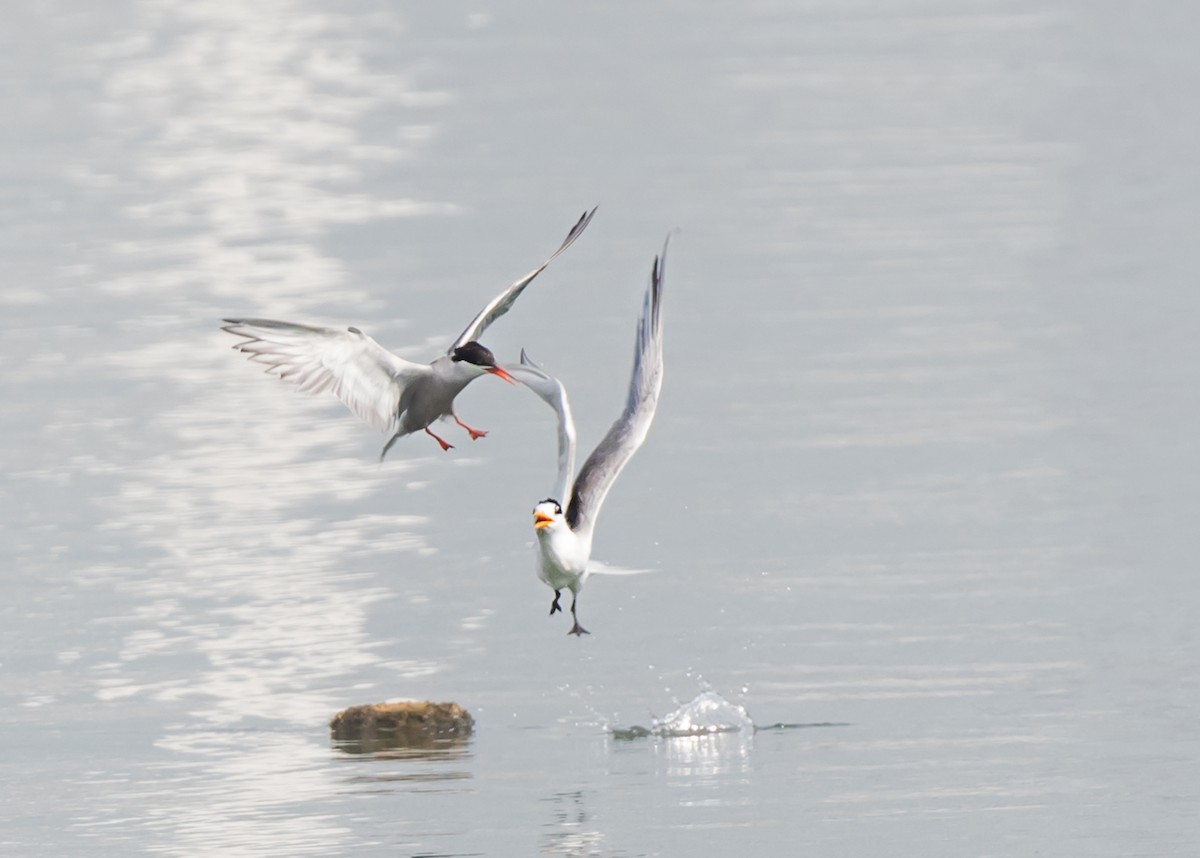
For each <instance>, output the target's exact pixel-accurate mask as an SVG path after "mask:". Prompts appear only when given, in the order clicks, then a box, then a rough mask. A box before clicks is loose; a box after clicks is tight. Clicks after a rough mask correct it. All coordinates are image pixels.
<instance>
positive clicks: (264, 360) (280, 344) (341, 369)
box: [223, 319, 431, 431]
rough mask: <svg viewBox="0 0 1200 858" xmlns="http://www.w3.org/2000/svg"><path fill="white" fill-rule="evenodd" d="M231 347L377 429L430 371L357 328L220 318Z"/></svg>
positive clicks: (392, 416)
mask: <svg viewBox="0 0 1200 858" xmlns="http://www.w3.org/2000/svg"><path fill="white" fill-rule="evenodd" d="M224 321H225V322H226V324H225V326H224V327H223V330H225V331H228V332H229V333H230V334H233V335H234V336H236V337H242V338H243V342H240V343H237V344H236V345H235V346H234V348H235V349H237V350H238V351H240V352H242V353H243V354H245V355H247V357H248V358H249V359H250V361H251V362H253V363H257V364H260V365H265V366H266V372H267V373H268V374H270V375H274V376H275V377H276V378H279V379H281V380H283V381H286V382H288V383H290V384H294V385H296V388H297V389H298V390H300V391H301V392H302V393H307V394H314V395H315V394H318V393H323V392H325V391H327V390H332V391H333V393H334V394H335V395H336V396H337V398H338V399H340V400H341V401H342V402H343V403H345V405H346V407H348V408H349V409H350V410H351V411H352V412H353V413H354V414H355V415H357V416H358V417H359V418H360V419H361V420H363V421H364V422H366V423H369V424H370V425H372V426H374V427H375V428H376V429H379V430H380V431H386V430H388V429H389V428H391V427H392V426H393V424H394V423H395V422H396V420H397V417H398V405H399V402H400V397H401V395H402V394H403V392H404V389H405V387H406V386H407V385H408V384H410V383H411V382H412V381H413V380H415V379H416V378H419V377H420V376H421V375H423V374H427V373H429V372H431V370H430V368H429V367H428V366H424V365H422V364H416V363H411V362H409V361H406V360H404V359H403V358H401V357H399V356H397V355H394V354H392V353H391V352H389V351H388V350H387V349H385V348H383V347H382V346H380V345H379V343H377V342H375V340H373V339H371V337H369V336H367V335H366V334H364V333H362V332H361V331H359V330H358V329H357V328H321V327H314V326H312V325H299V324H295V323H292V322H280V321H276V320H273V319H225V320H224Z"/></svg>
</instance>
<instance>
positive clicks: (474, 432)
mask: <svg viewBox="0 0 1200 858" xmlns="http://www.w3.org/2000/svg"><path fill="white" fill-rule="evenodd" d="M454 422H455V423H457V424H458V425H459V426H461V427H462V428H464V429H466V430H467V433H468V434H469V435H470V436H471V440H472V441H478V440H479V439H480V438H482V437H484V436H485V435H487V432H485V431H483V430H482V429H472V428H471V427H470V426H468V425H467V424H466V423H463V422H462V421H461V420H459V419H458V415H457V414H455V415H454ZM425 431H426V432H428V431H429V430H428V429H426V430H425Z"/></svg>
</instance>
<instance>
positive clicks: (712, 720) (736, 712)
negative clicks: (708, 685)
mask: <svg viewBox="0 0 1200 858" xmlns="http://www.w3.org/2000/svg"><path fill="white" fill-rule="evenodd" d="M713 733H742V734H744V735H747V736H749V735H752V734H753V733H754V722H753V721H752V720H750V716H749V714H747V712H746V710H745V708H744V707H742V706H739V705H738V704H736V703H730V702H729V701H728V700H726V699H725V698H724V697H722V696H721V695H720V694H717V692H715V691H702V692H700V693H699V694H697V695H696V696H695V697H694V698H692V700H691V701H689V702H688V703H685V704H684V705H682V706H680V707H679V708H678V709H676V710H675V711H674V712H671V713H669V714H668V715H666V716H664V717H662V718H653V719H651V721H650V726H649V727H640V726H637V725H634V726H632V727H613V728H612V735H613V737H614V738H617V739H638V738H642V737H644V736H659V737H662V738H673V737H677V736H708V735H711V734H713Z"/></svg>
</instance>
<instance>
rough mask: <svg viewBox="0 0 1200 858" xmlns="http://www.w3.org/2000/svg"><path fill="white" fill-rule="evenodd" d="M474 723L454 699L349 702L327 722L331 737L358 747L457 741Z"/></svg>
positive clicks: (415, 745)
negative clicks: (350, 704) (450, 701)
mask: <svg viewBox="0 0 1200 858" xmlns="http://www.w3.org/2000/svg"><path fill="white" fill-rule="evenodd" d="M474 726H475V719H474V718H472V717H471V713H470V712H468V711H467V710H466V709H463V708H462V707H461V706H459V705H458V704H457V703H431V702H429V701H428V700H425V701H418V700H408V701H403V702H400V703H372V704H368V705H366V706H351V707H350V708H349V709H343V710H342V711H341V712H339V713H338V714H336V715H334V716H333V720H331V721H330V722H329V729H330V731H331V732H332V734H333V738H334V740H335V741H337V742H339V743H349V744H350V745H352V746H355V745H357V746H361V747H360V748H359V749H360V750H372V749H375V748H378V747H391V748H397V747H429V746H431V745H433V744H435V743H439V742H445V741H461V740H462V739H463V738H465V737H466V736H468V735H469V734H470V732H471V729H472V728H473V727H474ZM348 750H353V748H348Z"/></svg>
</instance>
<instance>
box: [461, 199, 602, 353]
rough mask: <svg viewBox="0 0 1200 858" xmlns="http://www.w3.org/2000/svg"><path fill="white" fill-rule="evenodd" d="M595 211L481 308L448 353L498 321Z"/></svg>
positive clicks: (570, 242)
mask: <svg viewBox="0 0 1200 858" xmlns="http://www.w3.org/2000/svg"><path fill="white" fill-rule="evenodd" d="M595 213H596V209H595V208H593V209H592V210H591V211H590V212H584V213H583V214H582V215H581V216H580V218H579V220H578V221H576V222H575V226H573V227H571V231H570V232H568V233H567V237H566V238H565V239H563V243H562V244H560V245H559V246H558V250H556V251H554V253H552V254H551V255H550V258H549V259H547V260H546V261H545V262H543V263H542V264H541V265H539V266H538V267H537V268H535V269H533V270H532V271H530V272H529V273H528V274H526V275H525V276H524V277H522V278H521V279H520V280H518V281H517V282H516V283H514V284H513V285H511V286H509V287H508V288H507V289H505V290H504V291H503V292H501V293H500V294H499V295H497V296H496V297H495V298H493V299H492V301H491V303H490V304H488V305H487V306H486V307H484V308H483V309H482V310H480V311H479V315H478V316H476V317H475V318H474V319H472V320H471V324H469V325H467V328H466V330H465V331H463V332H462V333H461V334H459V335H458V339H456V340H455V341H454V344H453V345H451V346H450V348H449V349H447V351H446V354H453V353H454V350H455V349H457V348H459V347H460V346H463V345H466V344H467V343H469V342H471V340H478V339H479V338H480V337H481V336H483V332H484V331H486V330H487V328H488V326H489V325H490V324H492V322H494V321H496V320H497V319H499V318H500V317H501V316H503V315H504V314H505V313H507V312H508V310H509V308H510V307H512V305H513V302H514V301H516V300H517V298H518V297H519V296H520V294H521V293H522V292H523V291H524V290H525V287H526V286H528V285H529V284H530V283H531V282H532V281H533V278H534V277H537V276H538V275H539V274H541V273H542V271H543V270H545V268H546V266H547V265H549V264H550V263H551V262H553V261H554V260H555V259H556V258H557V257H558V255H559V254H560V253H562V252H563V251H564V250H566V249H567V248H568V247H570V246H571V245H572V244H573V243H574V242H575V239H577V238H579V236H581V235H583V231H584V230H585V229H587V225H588V224H589V223H591V222H592V215H594V214H595Z"/></svg>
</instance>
